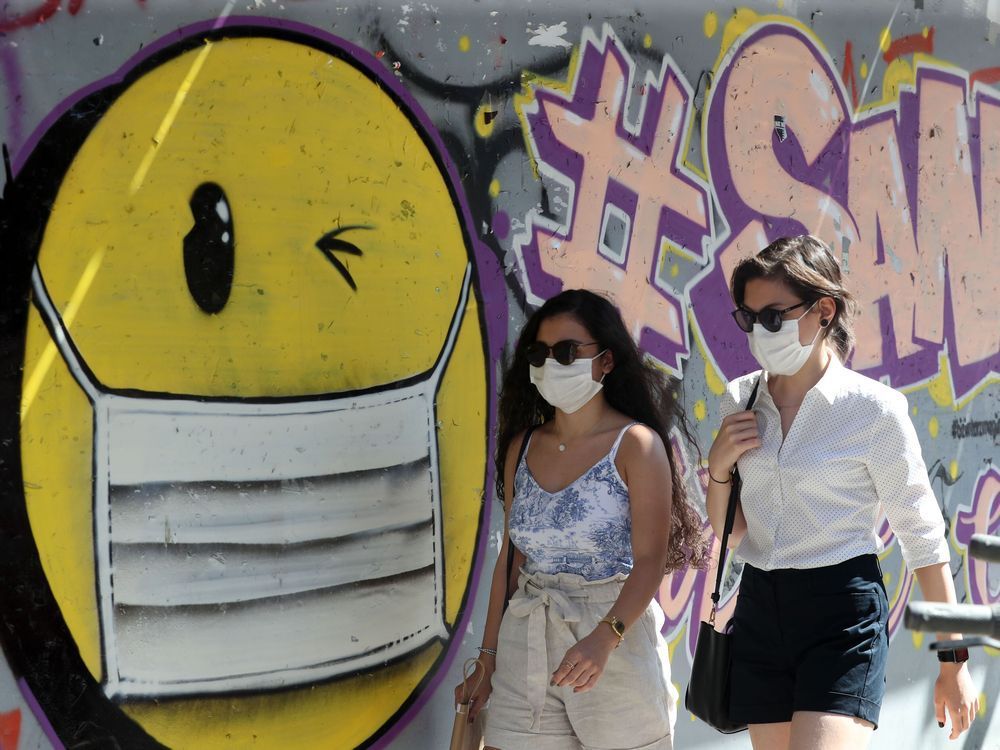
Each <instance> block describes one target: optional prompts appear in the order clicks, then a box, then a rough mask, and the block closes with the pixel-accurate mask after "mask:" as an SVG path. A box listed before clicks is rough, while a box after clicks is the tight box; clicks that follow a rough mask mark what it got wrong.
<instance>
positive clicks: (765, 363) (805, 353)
mask: <svg viewBox="0 0 1000 750" xmlns="http://www.w3.org/2000/svg"><path fill="white" fill-rule="evenodd" d="M815 306H816V303H815V302H814V303H813V304H811V305H810V306H809V309H808V310H806V311H805V312H804V313H802V315H800V316H799V317H798V318H796V319H795V320H785V321H782V323H781V328H779V329H778V330H777V331H773V332H772V331H769V330H767V329H766V328H764V326H762V325H761V324H760V323H754V326H753V332H751V333H748V334H747V339H749V341H750V352H751V353H752V354H753V356H754V358H755V359H756V360H757V361H758V362H759V363H760V366H761V367H763V368H764V369H765V370H767V372H768V373H769V374H771V375H794V374H795V373H797V372H798V371H799V370H801V369H802V365H804V364H805V363H806V360H807V359H809V355H810V354H812V350H813V346H814V345H815V343H816V339H817V337H819V332H820V331H822V330H823V329H822V328H820V329H819V330H817V331H816V335H815V336H813V340H812V341H811V342H810V343H808V344H801V343H799V320H801V319H802V318H804V317H805V316H806V315H808V314H809V310H812V309H813V308H814V307H815Z"/></svg>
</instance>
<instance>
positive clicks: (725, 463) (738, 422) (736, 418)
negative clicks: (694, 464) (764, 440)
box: [708, 411, 760, 479]
mask: <svg viewBox="0 0 1000 750" xmlns="http://www.w3.org/2000/svg"><path fill="white" fill-rule="evenodd" d="M759 447H760V431H759V430H758V428H757V415H756V414H755V413H754V412H752V411H738V412H736V413H734V414H730V415H729V416H728V417H726V418H725V419H723V420H722V426H721V427H719V434H718V435H716V437H715V441H714V442H713V443H712V448H711V450H710V451H709V452H708V470H709V471H710V472H711V474H712V476H713V477H715V478H716V479H721V478H722V477H723V476H728V475H729V474H730V473H731V472H732V470H733V467H734V466H735V465H736V459H738V458H739V457H740V456H742V455H743V454H744V453H746V452H747V451H748V450H750V449H751V448H759Z"/></svg>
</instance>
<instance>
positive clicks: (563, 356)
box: [524, 339, 597, 367]
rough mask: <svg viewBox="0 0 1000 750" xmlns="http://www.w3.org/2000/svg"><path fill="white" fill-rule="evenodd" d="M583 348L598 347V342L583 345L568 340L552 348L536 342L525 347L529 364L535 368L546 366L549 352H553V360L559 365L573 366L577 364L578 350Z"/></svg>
mask: <svg viewBox="0 0 1000 750" xmlns="http://www.w3.org/2000/svg"><path fill="white" fill-rule="evenodd" d="M581 346H597V342H596V341H588V342H586V343H582V342H580V341H573V340H572V339H566V340H565V341H558V342H556V343H555V344H553V345H552V346H549V345H548V344H543V343H542V342H541V341H536V342H534V343H533V344H528V346H527V347H525V349H524V355H525V356H526V357H527V358H528V364H530V365H532V366H533V367H541V366H542V365H544V364H545V360H546V359H548V356H549V352H552V358H553V359H555V361H556V362H558V363H559V364H561V365H571V364H573V363H574V362H576V358H577V351H576V350H577V349H579V348H580V347H581Z"/></svg>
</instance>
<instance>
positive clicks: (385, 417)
mask: <svg viewBox="0 0 1000 750" xmlns="http://www.w3.org/2000/svg"><path fill="white" fill-rule="evenodd" d="M45 143H46V142H45V141H43V144H42V147H45ZM49 143H50V144H51V143H54V141H51V140H50V141H49ZM428 143H429V142H428V140H427V139H426V138H425V137H424V135H423V134H422V133H421V128H420V125H419V123H417V121H416V119H415V117H414V116H413V115H412V113H411V112H410V111H409V110H408V108H407V107H406V105H404V104H402V103H401V101H400V100H399V99H398V98H397V97H396V96H394V95H393V94H391V92H390V91H389V90H388V89H387V88H386V86H385V84H380V83H378V82H377V79H376V78H375V77H373V76H372V75H371V74H370V73H367V72H366V71H365V70H364V68H363V66H362V65H361V64H360V63H357V62H354V61H352V60H351V58H350V57H349V56H348V55H347V54H345V53H344V51H343V50H339V49H337V48H334V47H332V46H329V45H324V44H320V43H314V42H312V41H310V40H307V39H305V38H297V37H294V36H292V35H289V34H281V35H278V34H273V35H272V34H269V33H268V32H266V31H264V30H259V29H258V30H255V31H247V30H243V32H241V33H232V32H226V34H225V35H221V34H217V35H215V37H214V38H210V39H208V40H202V39H199V40H198V41H197V43H195V42H189V43H186V44H185V45H184V46H182V47H176V48H173V49H170V50H167V51H165V52H162V53H159V54H158V55H157V56H156V57H155V58H154V59H153V60H152V61H147V63H145V64H144V67H143V68H142V69H141V70H137V71H135V72H134V73H133V74H131V75H130V77H129V78H128V79H127V80H126V81H125V83H124V84H123V85H122V87H121V90H120V91H119V92H117V95H116V96H114V97H109V103H108V105H107V109H106V111H104V112H103V114H101V115H100V117H99V119H97V120H96V123H95V124H94V126H93V128H92V129H91V130H90V132H89V133H87V134H86V136H85V138H83V140H82V145H80V147H79V149H78V150H77V151H76V152H75V154H74V155H72V160H71V161H70V162H69V168H68V170H67V171H66V173H65V175H64V176H63V177H62V179H61V182H60V183H59V184H58V186H57V192H56V193H55V196H54V200H53V204H52V210H51V215H50V217H49V218H48V221H47V224H46V226H45V227H44V233H43V234H42V235H41V241H40V246H39V250H38V259H37V265H36V268H35V272H34V275H33V279H32V297H33V306H32V309H31V311H30V313H29V320H28V332H27V340H26V348H25V368H24V386H23V391H22V399H21V411H22V433H21V454H22V469H23V474H24V481H25V502H26V507H27V513H28V518H29V521H30V525H31V532H32V535H33V537H34V540H35V544H36V546H37V549H38V553H39V558H40V560H41V563H42V567H43V570H44V573H45V576H46V578H47V580H48V584H49V586H50V587H51V590H52V592H53V595H54V598H55V600H56V602H57V603H58V606H59V608H60V610H61V613H62V616H63V619H64V620H65V622H66V625H67V627H68V630H69V633H70V634H71V636H72V639H73V641H74V642H75V645H76V648H78V650H79V653H80V656H81V658H82V660H83V663H84V664H85V665H86V668H87V670H89V672H90V673H91V675H93V677H94V679H96V680H98V681H99V682H100V683H101V685H102V688H103V690H104V692H105V693H106V695H107V696H108V697H109V699H110V700H111V701H113V702H114V703H115V704H117V705H118V706H119V707H120V710H121V711H123V712H125V713H126V714H127V715H128V716H129V717H131V719H132V720H134V721H135V722H136V723H137V724H138V725H139V726H141V727H142V728H143V729H144V730H145V731H146V732H147V733H148V734H149V735H151V736H152V737H153V738H155V739H156V740H157V741H159V742H161V743H163V744H165V745H168V746H176V747H202V748H212V747H233V746H250V745H253V746H254V747H333V748H342V747H351V746H354V745H357V744H360V743H364V742H365V741H366V740H368V739H370V738H371V737H372V736H373V735H375V734H376V733H377V732H378V731H379V730H380V729H381V728H383V727H384V726H385V725H386V723H387V722H388V721H389V720H390V718H391V717H393V716H394V715H395V714H397V713H398V711H399V710H400V709H401V708H402V707H403V706H404V705H406V703H407V702H408V701H410V700H412V698H413V697H414V695H415V691H416V690H417V689H418V686H419V685H420V684H421V682H422V681H423V680H425V679H426V678H427V676H428V674H429V673H430V671H431V670H432V669H433V667H434V666H435V664H436V663H437V662H438V660H439V657H440V656H441V655H442V652H443V644H444V643H445V642H446V641H447V639H448V638H449V634H450V631H451V628H452V627H453V626H454V624H455V622H456V620H457V618H458V615H459V608H460V606H461V604H462V601H463V599H464V595H465V591H466V586H467V584H468V582H469V577H470V572H471V569H472V562H473V557H474V552H475V541H476V535H477V532H478V524H479V517H480V511H481V493H482V489H483V486H484V472H485V464H486V437H485V435H486V417H487V369H486V362H485V358H484V343H483V334H482V327H481V320H480V311H479V308H478V303H477V297H476V294H475V293H474V292H475V289H474V274H473V268H472V260H473V259H472V248H471V245H470V241H469V239H468V235H467V233H466V231H465V230H464V228H463V225H462V218H461V214H460V212H459V210H458V209H457V207H456V199H455V196H454V195H453V194H452V191H451V189H450V187H449V183H448V181H447V178H446V177H445V175H444V173H443V168H442V166H441V163H440V160H439V159H438V158H437V157H436V156H435V151H434V149H433V147H432V146H430V145H428Z"/></svg>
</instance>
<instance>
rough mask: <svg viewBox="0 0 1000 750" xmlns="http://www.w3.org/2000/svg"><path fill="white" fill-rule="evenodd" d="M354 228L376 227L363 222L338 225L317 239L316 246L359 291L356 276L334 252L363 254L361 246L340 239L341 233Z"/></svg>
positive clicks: (354, 288) (348, 283)
mask: <svg viewBox="0 0 1000 750" xmlns="http://www.w3.org/2000/svg"><path fill="white" fill-rule="evenodd" d="M352 229H365V230H368V229H374V227H369V226H365V225H363V224H351V225H349V226H346V227H337V228H336V229H331V230H330V231H329V232H327V233H326V234H324V235H323V236H322V237H320V238H319V239H318V240H316V247H318V248H319V250H320V252H321V253H323V255H324V256H326V259H327V260H328V261H330V262H331V263H332V264H333V267H334V268H336V269H337V270H338V271H339V272H340V275H341V276H343V277H344V281H346V282H347V285H348V286H349V287H351V289H352V290H353V291H355V292H356V291H358V285H357V283H356V282H355V281H354V277H353V276H351V272H350V271H349V270H348V268H347V266H345V265H344V262H343V261H342V260H340V258H338V257H337V256H336V255H334V253H335V252H336V253H347V254H348V255H355V256H360V255H363V253H362V251H361V248H360V247H358V246H357V245H355V244H353V243H351V242H348V241H347V240H342V239H339V238H338V237H339V235H341V234H343V233H344V232H349V231H351V230H352Z"/></svg>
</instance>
